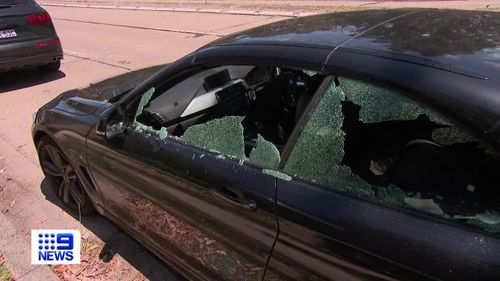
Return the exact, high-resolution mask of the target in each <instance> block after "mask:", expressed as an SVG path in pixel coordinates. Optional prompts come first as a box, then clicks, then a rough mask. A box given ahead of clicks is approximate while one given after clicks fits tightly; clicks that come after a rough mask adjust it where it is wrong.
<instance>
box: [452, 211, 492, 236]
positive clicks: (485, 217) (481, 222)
mask: <svg viewBox="0 0 500 281" xmlns="http://www.w3.org/2000/svg"><path fill="white" fill-rule="evenodd" d="M453 218H454V219H467V223H468V224H470V225H474V226H477V227H480V228H482V229H484V230H485V231H488V232H492V233H500V213H499V212H497V211H486V212H483V213H479V214H476V215H475V216H460V215H455V216H453Z"/></svg>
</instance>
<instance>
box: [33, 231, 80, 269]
mask: <svg viewBox="0 0 500 281" xmlns="http://www.w3.org/2000/svg"><path fill="white" fill-rule="evenodd" d="M80 239H81V238H80V231H78V230H52V229H51V230H49V229H47V230H42V229H40V230H31V264H79V263H80V242H81V241H80Z"/></svg>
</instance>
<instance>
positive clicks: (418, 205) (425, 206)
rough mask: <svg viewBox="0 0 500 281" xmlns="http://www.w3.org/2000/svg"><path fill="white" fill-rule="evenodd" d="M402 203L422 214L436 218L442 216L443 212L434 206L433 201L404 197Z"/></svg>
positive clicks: (437, 206) (436, 205)
mask: <svg viewBox="0 0 500 281" xmlns="http://www.w3.org/2000/svg"><path fill="white" fill-rule="evenodd" d="M404 202H405V203H406V204H408V205H409V206H411V207H413V208H415V209H417V210H420V211H423V212H427V213H431V214H434V215H438V216H442V215H444V212H443V210H442V209H441V207H439V205H438V204H436V202H434V200H433V199H421V198H412V197H406V198H405V199H404Z"/></svg>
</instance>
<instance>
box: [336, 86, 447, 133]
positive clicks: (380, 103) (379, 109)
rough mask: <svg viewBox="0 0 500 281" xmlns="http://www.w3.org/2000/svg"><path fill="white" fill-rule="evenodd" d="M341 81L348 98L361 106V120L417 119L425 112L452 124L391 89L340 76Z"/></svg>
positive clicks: (433, 117) (433, 118) (443, 122)
mask: <svg viewBox="0 0 500 281" xmlns="http://www.w3.org/2000/svg"><path fill="white" fill-rule="evenodd" d="M339 83H340V88H341V89H342V91H343V92H344V94H345V98H346V100H349V101H352V102H353V103H355V104H357V105H359V106H361V109H360V112H359V120H360V121H363V122H365V123H376V122H383V121H391V120H415V119H417V117H418V116H420V115H422V114H425V115H427V117H429V119H430V120H431V121H433V122H436V123H439V124H443V125H451V124H450V122H449V121H448V120H447V119H446V118H444V117H442V116H441V115H439V114H437V113H436V112H434V111H432V110H431V109H429V108H427V107H426V106H424V105H420V104H418V103H416V102H414V101H413V100H411V99H409V98H407V97H405V96H403V95H401V94H398V93H396V92H394V91H391V90H389V89H386V88H382V87H378V86H375V85H372V84H369V83H366V82H362V81H357V80H352V79H348V78H343V77H340V78H339Z"/></svg>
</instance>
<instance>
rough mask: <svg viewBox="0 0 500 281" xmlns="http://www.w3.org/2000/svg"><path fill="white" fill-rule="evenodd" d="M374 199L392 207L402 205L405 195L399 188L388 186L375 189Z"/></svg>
mask: <svg viewBox="0 0 500 281" xmlns="http://www.w3.org/2000/svg"><path fill="white" fill-rule="evenodd" d="M375 197H376V198H377V199H378V200H379V201H380V202H383V203H388V204H393V205H399V206H401V205H404V203H405V198H406V193H405V192H404V191H403V190H401V189H400V188H399V187H397V186H394V185H389V187H380V186H379V187H377V189H376V194H375Z"/></svg>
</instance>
